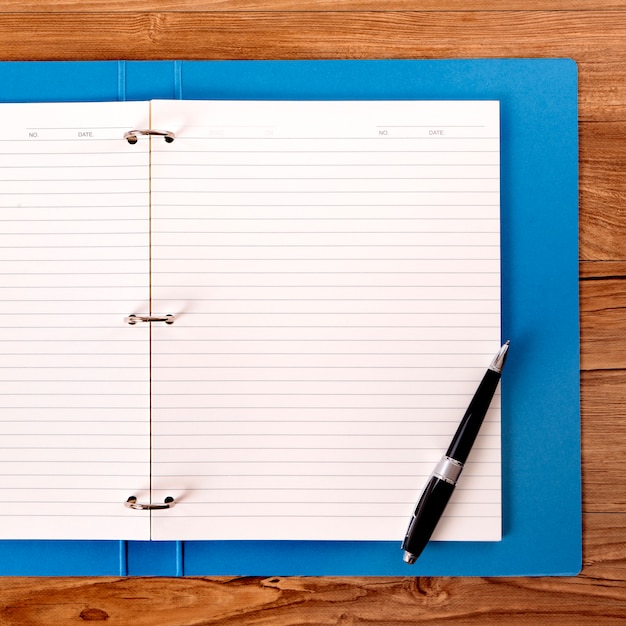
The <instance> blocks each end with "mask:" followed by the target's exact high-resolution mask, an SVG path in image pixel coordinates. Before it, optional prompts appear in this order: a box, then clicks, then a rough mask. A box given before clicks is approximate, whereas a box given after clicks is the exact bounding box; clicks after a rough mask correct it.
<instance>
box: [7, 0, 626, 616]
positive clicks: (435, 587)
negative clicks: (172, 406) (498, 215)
mask: <svg viewBox="0 0 626 626" xmlns="http://www.w3.org/2000/svg"><path fill="white" fill-rule="evenodd" d="M506 56H514V57H570V58H573V59H574V60H575V61H576V62H577V63H578V67H579V78H580V95H579V111H580V115H579V117H580V259H581V263H580V275H581V283H580V294H581V340H582V348H581V368H582V370H583V371H582V386H581V400H582V463H583V511H584V514H583V524H584V527H583V531H584V533H583V536H584V540H583V557H584V567H583V570H582V572H581V574H580V575H579V576H577V577H569V578H558V577H556V578H504V579H480V578H278V577H277V578H267V579H258V578H252V579H239V578H234V579H226V578H220V579H216V578H185V579H168V578H149V579H142V578H132V579H117V578H94V579H90V578H49V579H29V578H9V579H3V580H2V581H1V584H0V624H2V625H3V626H4V625H5V624H6V625H7V626H18V625H19V626H30V625H40V624H43V625H52V624H54V625H55V626H56V625H57V624H59V625H61V624H63V625H66V624H67V625H69V626H71V625H72V624H85V623H89V622H104V623H107V624H110V625H111V626H114V625H124V626H127V625H129V624H137V625H138V626H142V625H144V624H146V625H148V624H149V625H150V626H154V625H156V626H161V625H163V626H168V625H176V626H182V625H189V626H193V625H201V624H202V625H207V624H224V625H230V624H232V625H234V624H236V625H237V626H241V625H242V624H243V625H247V624H251V625H255V624H263V625H271V626H285V625H291V624H315V625H325V624H342V625H350V624H374V625H385V624H389V625H397V626H405V625H408V624H422V623H424V624H444V623H450V624H470V625H471V624H480V625H481V626H482V625H484V624H490V623H494V624H513V625H515V624H532V625H533V626H534V625H536V624H548V623H549V624H551V625H552V624H555V625H560V624H563V625H567V626H572V625H573V626H576V625H577V624H594V625H604V624H609V625H610V624H622V623H623V620H624V616H625V615H626V532H625V529H626V487H625V485H626V1H625V0H506V1H504V0H475V1H474V2H471V3H469V2H467V0H387V1H386V2H383V1H382V0H343V1H342V2H338V1H337V0H212V1H211V2H208V1H207V0H159V1H157V0H134V1H133V2H128V1H127V0H43V1H39V0H4V1H3V2H2V3H0V59H2V60H87V59H94V60H104V59H177V58H184V59H316V58H320V59H341V58H348V59H361V58H397V59H401V58H428V59H432V58H458V57H506ZM555 184H558V181H555ZM530 487H531V486H529V488H530ZM538 514H540V512H538Z"/></svg>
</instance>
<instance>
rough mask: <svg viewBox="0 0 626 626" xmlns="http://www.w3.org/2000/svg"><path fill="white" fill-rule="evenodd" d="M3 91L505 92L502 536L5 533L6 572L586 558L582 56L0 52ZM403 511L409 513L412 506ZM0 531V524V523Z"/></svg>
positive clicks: (365, 567) (477, 568)
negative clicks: (151, 56)
mask: <svg viewBox="0 0 626 626" xmlns="http://www.w3.org/2000/svg"><path fill="white" fill-rule="evenodd" d="M0 85H2V87H1V89H0V101H5V102H36V101H43V102H50V101H98V100H103V101H107V100H149V99H154V98H168V99H169V98H175V99H179V98H186V99H251V100H258V99H261V100H263V99H296V100H299V99H301V100H324V99H349V100H359V99H364V100H365V99H432V100H445V99H454V100H479V99H487V100H500V102H501V120H502V121H501V124H502V131H501V137H502V148H501V150H502V152H501V162H502V170H501V183H502V184H501V188H502V217H501V229H502V325H503V337H504V338H510V339H511V350H510V356H509V360H508V361H507V367H506V369H505V372H504V376H503V380H502V402H503V409H502V462H503V465H502V472H503V484H502V490H503V493H502V497H503V539H502V541H500V542H494V543H480V542H462V543H461V542H430V544H429V545H428V546H427V548H426V550H425V551H424V553H423V554H422V556H421V557H420V559H419V560H418V562H417V563H416V564H415V565H412V566H410V565H406V564H405V563H404V562H403V561H402V551H401V550H400V543H401V540H402V537H399V538H398V541H397V542H292V541H246V542H243V541H241V542H230V541H206V542H204V541H203V542H125V541H119V542H116V541H1V542H0V554H1V555H2V556H1V557H0V574H2V575H13V576H23V575H77V576H78V575H82V576H87V575H161V576H180V575H194V576H196V575H248V576H249V575H259V576H268V575H334V576H336V575H360V576H363V575H377V576H424V575H428V576H438V575H446V576H460V575H469V576H513V575H568V574H570V575H571V574H576V573H577V572H578V571H579V570H580V568H581V561H582V555H581V543H582V540H581V535H582V531H581V490H580V404H579V388H580V383H579V326H578V111H577V97H578V89H577V68H576V65H575V63H574V62H573V61H571V60H568V59H475V60H442V61H226V62H222V61H217V62H213V61H210V62H204V61H199V62H195V61H194V62H190V61H154V62H152V61H133V62H126V61H111V62H109V61H105V62H17V63H13V62H5V63H0ZM407 522H408V519H407ZM0 534H1V529H0Z"/></svg>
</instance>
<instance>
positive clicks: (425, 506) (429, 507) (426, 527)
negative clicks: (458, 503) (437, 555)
mask: <svg viewBox="0 0 626 626" xmlns="http://www.w3.org/2000/svg"><path fill="white" fill-rule="evenodd" d="M453 491H454V485H453V484H451V483H448V482H446V481H444V480H440V479H439V478H436V477H435V476H431V478H430V480H429V481H428V484H427V485H426V487H424V491H423V492H422V496H421V497H420V500H419V502H418V503H417V507H416V508H415V513H413V519H412V520H411V523H410V524H409V528H408V530H407V531H406V537H405V538H404V543H403V544H402V549H403V550H404V551H405V552H406V553H408V555H410V556H409V557H408V558H409V561H408V562H409V563H412V562H413V561H414V560H415V559H417V557H418V556H419V555H420V554H421V553H422V550H424V548H425V547H426V544H427V543H428V540H429V539H430V537H431V535H432V534H433V532H434V530H435V527H436V526H437V523H438V522H439V520H440V519H441V516H442V515H443V512H444V509H445V508H446V506H447V504H448V500H450V496H451V495H452V492H453ZM405 560H406V558H405Z"/></svg>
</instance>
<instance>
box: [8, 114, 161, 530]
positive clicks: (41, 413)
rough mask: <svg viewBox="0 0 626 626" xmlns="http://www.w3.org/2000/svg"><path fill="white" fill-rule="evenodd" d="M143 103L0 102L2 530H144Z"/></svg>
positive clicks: (147, 481)
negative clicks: (138, 503)
mask: <svg viewBox="0 0 626 626" xmlns="http://www.w3.org/2000/svg"><path fill="white" fill-rule="evenodd" d="M148 113H149V106H148V104H146V103H106V104H94V103H90V104H3V105H1V119H2V122H1V123H2V133H0V180H1V181H2V182H1V185H0V186H1V189H0V221H1V222H2V224H1V228H0V299H1V300H2V303H1V308H0V440H1V443H0V448H1V450H0V499H1V501H2V507H1V508H0V535H1V536H2V538H3V539H38V538H42V539H120V538H129V539H130V538H135V539H139V538H144V539H145V538H148V536H149V514H148V513H144V512H142V511H133V510H130V509H127V508H126V507H125V506H124V503H125V501H126V499H127V498H128V497H129V496H131V495H135V496H137V497H138V498H148V497H149V487H150V478H149V461H150V447H149V435H150V425H149V407H150V402H149V392H150V388H149V328H141V327H131V326H129V325H128V324H127V323H126V322H125V321H124V318H125V317H126V316H128V315H129V314H131V313H140V312H142V311H141V310H142V309H144V308H147V307H149V253H148V250H149V195H148V194H149V148H148V143H147V142H141V143H138V144H137V145H135V146H131V145H130V144H129V143H128V142H127V141H125V140H124V139H123V133H124V132H125V131H127V130H130V129H131V128H134V127H137V126H139V127H145V126H146V125H147V123H148Z"/></svg>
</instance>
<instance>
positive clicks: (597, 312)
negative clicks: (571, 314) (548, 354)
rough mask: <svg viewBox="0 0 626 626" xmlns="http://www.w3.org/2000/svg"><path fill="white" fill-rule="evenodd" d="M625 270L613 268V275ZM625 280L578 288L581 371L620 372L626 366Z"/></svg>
mask: <svg viewBox="0 0 626 626" xmlns="http://www.w3.org/2000/svg"><path fill="white" fill-rule="evenodd" d="M620 269H624V267H623V265H621V266H619V265H617V264H615V265H614V266H613V267H612V271H619V270H620ZM625 310H626V280H624V279H622V278H609V279H605V280H601V279H587V280H583V281H581V284H580V324H581V329H580V336H581V368H582V369H583V370H613V369H617V370H621V369H623V368H624V364H625V363H626V314H625Z"/></svg>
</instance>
